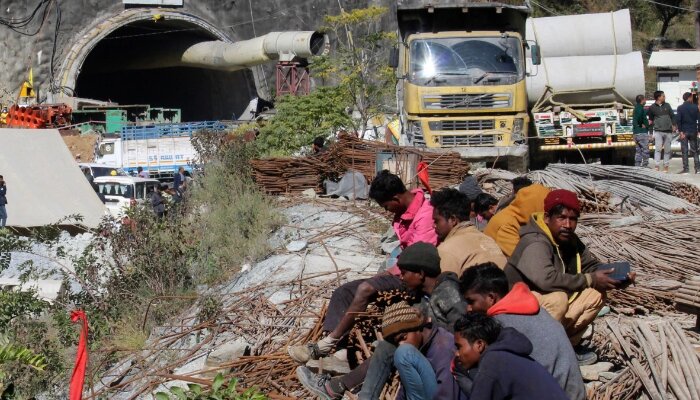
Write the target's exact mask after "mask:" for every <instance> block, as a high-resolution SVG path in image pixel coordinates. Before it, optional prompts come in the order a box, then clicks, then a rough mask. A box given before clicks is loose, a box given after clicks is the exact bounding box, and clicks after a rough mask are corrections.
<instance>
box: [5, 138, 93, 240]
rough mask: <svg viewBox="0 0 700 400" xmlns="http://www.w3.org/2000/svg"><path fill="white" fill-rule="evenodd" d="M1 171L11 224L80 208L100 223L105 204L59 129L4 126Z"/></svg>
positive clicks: (47, 220) (86, 219)
mask: <svg viewBox="0 0 700 400" xmlns="http://www.w3.org/2000/svg"><path fill="white" fill-rule="evenodd" d="M0 175H2V176H3V177H4V179H5V182H6V185H7V202H8V204H7V214H8V219H7V225H8V226H10V227H16V228H31V227H37V226H43V225H47V224H52V223H56V222H59V221H60V220H61V219H63V218H65V217H67V216H69V215H75V214H79V215H81V216H82V217H83V221H82V222H81V224H82V225H84V226H85V227H87V228H96V227H97V225H98V224H99V222H100V219H101V218H102V217H103V216H104V215H105V211H106V208H105V206H104V204H102V202H101V201H100V199H99V197H98V196H97V194H96V193H95V191H94V190H93V189H92V187H91V186H90V183H89V182H88V181H87V179H85V176H84V175H83V173H82V172H81V171H80V168H79V167H78V164H77V163H76V162H75V160H74V159H73V156H72V155H71V153H70V151H69V150H68V148H67V147H66V145H65V143H64V142H63V139H62V138H61V135H60V134H59V132H58V130H55V129H0Z"/></svg>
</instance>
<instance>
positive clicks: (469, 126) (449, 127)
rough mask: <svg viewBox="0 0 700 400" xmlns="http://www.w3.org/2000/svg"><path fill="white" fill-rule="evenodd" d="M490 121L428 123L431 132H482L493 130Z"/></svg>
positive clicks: (491, 121)
mask: <svg viewBox="0 0 700 400" xmlns="http://www.w3.org/2000/svg"><path fill="white" fill-rule="evenodd" d="M494 123H495V122H494V120H492V119H476V120H469V121H432V122H429V123H428V126H429V127H430V130H431V131H483V130H487V129H493V128H494Z"/></svg>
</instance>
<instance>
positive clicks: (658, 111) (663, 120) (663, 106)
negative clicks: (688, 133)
mask: <svg viewBox="0 0 700 400" xmlns="http://www.w3.org/2000/svg"><path fill="white" fill-rule="evenodd" d="M654 100H655V102H654V104H652V105H651V107H649V113H648V116H649V122H650V125H652V127H653V128H654V168H655V169H656V170H657V171H658V170H659V166H660V165H661V148H663V150H664V172H666V173H668V166H669V164H670V163H671V135H672V134H673V132H674V131H675V130H676V121H675V118H676V117H675V115H674V114H673V108H671V106H670V105H669V104H668V103H666V95H665V94H664V92H662V91H660V90H657V91H656V92H654Z"/></svg>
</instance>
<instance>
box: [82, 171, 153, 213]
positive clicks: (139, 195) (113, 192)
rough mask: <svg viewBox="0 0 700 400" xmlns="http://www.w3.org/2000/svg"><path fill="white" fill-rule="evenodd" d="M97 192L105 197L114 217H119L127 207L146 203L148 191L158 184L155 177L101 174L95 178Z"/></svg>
mask: <svg viewBox="0 0 700 400" xmlns="http://www.w3.org/2000/svg"><path fill="white" fill-rule="evenodd" d="M95 184H96V185H97V187H98V190H99V193H100V194H102V195H103V196H104V197H105V200H106V202H105V205H106V206H107V209H108V210H109V212H110V214H112V215H113V216H114V217H117V218H119V217H121V216H123V215H124V212H125V211H126V209H127V208H129V207H134V206H137V205H145V204H148V202H149V200H150V198H149V195H148V194H149V193H151V192H152V191H153V190H155V188H156V187H158V186H159V185H160V182H158V181H157V180H156V179H143V178H135V177H131V176H102V177H99V178H95Z"/></svg>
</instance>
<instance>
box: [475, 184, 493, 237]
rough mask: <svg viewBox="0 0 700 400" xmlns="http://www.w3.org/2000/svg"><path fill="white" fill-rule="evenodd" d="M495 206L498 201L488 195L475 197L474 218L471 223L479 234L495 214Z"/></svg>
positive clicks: (483, 194)
mask: <svg viewBox="0 0 700 400" xmlns="http://www.w3.org/2000/svg"><path fill="white" fill-rule="evenodd" d="M497 206H498V200H496V198H495V197H493V196H491V195H490V194H488V193H482V194H480V195H478V196H476V200H474V218H473V219H472V222H473V223H474V226H475V227H476V229H478V230H479V232H483V231H484V229H486V225H487V224H488V223H489V221H490V220H491V218H492V217H493V216H494V214H496V207H497Z"/></svg>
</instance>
